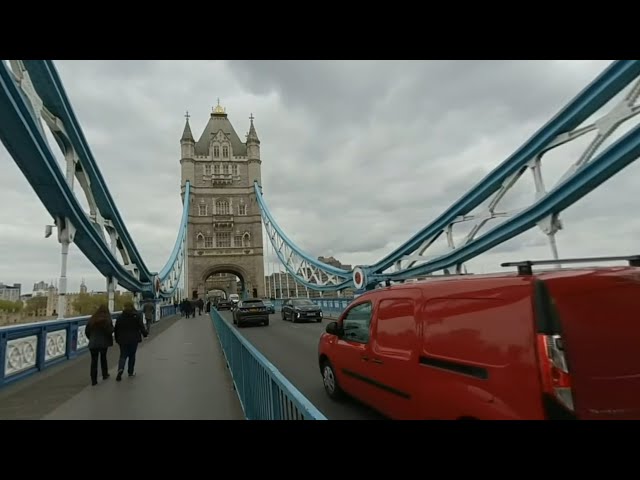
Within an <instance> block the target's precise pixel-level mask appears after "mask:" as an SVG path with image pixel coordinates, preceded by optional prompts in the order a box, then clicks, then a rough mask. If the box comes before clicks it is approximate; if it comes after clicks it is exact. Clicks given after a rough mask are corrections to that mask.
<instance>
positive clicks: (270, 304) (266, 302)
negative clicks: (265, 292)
mask: <svg viewBox="0 0 640 480" xmlns="http://www.w3.org/2000/svg"><path fill="white" fill-rule="evenodd" d="M262 303H264V306H265V307H267V310H268V311H269V313H276V307H275V305H274V304H273V302H272V301H271V300H269V299H268V298H263V299H262Z"/></svg>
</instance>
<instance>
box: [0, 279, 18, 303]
mask: <svg viewBox="0 0 640 480" xmlns="http://www.w3.org/2000/svg"><path fill="white" fill-rule="evenodd" d="M21 289H22V284H20V283H14V284H13V286H11V285H5V284H4V283H1V282H0V300H6V301H9V302H17V301H19V300H20V295H21Z"/></svg>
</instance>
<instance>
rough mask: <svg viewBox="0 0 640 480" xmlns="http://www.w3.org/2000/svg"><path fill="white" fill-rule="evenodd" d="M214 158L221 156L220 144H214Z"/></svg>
mask: <svg viewBox="0 0 640 480" xmlns="http://www.w3.org/2000/svg"><path fill="white" fill-rule="evenodd" d="M213 158H220V147H219V146H218V145H214V146H213Z"/></svg>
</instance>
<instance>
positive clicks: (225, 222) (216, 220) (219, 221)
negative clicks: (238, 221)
mask: <svg viewBox="0 0 640 480" xmlns="http://www.w3.org/2000/svg"><path fill="white" fill-rule="evenodd" d="M213 226H214V227H215V228H233V215H213Z"/></svg>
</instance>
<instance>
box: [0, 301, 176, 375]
mask: <svg viewBox="0 0 640 480" xmlns="http://www.w3.org/2000/svg"><path fill="white" fill-rule="evenodd" d="M175 311H176V308H175V307H174V306H173V305H166V306H162V307H160V318H164V317H167V316H170V315H174V314H175ZM120 313H121V312H113V313H112V314H111V318H112V319H113V321H114V322H115V319H116V317H117V316H118V315H120ZM90 317H91V316H90V315H85V316H82V317H73V318H66V319H64V320H48V321H44V322H34V323H23V324H20V325H8V326H4V327H0V387H2V386H3V385H7V384H9V383H13V382H16V381H18V380H21V379H23V378H25V377H28V376H30V375H33V374H34V373H37V372H40V371H42V370H44V369H46V368H49V367H51V366H53V365H57V364H58V363H60V362H63V361H65V360H70V359H73V358H75V357H76V356H78V355H79V354H81V353H84V352H86V351H88V349H87V346H88V345H89V340H88V339H87V337H86V335H85V334H84V329H85V327H86V325H87V321H88V320H89V318H90Z"/></svg>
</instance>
